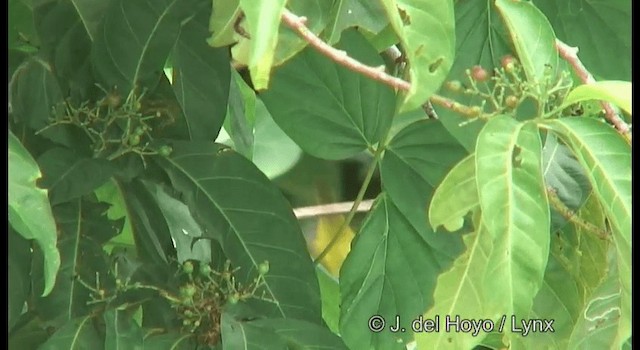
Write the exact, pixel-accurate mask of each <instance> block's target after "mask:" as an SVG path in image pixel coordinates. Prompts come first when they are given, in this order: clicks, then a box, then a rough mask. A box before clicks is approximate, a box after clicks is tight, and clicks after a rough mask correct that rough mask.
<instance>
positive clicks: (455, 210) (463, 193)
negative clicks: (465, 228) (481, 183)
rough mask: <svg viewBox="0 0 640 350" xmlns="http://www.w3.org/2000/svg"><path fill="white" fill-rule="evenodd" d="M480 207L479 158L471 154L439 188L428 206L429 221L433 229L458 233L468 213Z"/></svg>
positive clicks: (451, 172)
mask: <svg viewBox="0 0 640 350" xmlns="http://www.w3.org/2000/svg"><path fill="white" fill-rule="evenodd" d="M479 205H480V202H479V199H478V185H477V184H476V158H475V155H474V154H470V155H468V156H467V157H466V158H464V159H463V160H461V161H460V162H459V163H458V164H456V166H455V167H453V169H451V171H450V172H449V173H448V174H447V176H446V177H445V178H444V179H443V180H442V182H441V183H440V185H438V187H437V188H436V191H435V192H434V193H433V198H432V199H431V204H429V214H428V215H429V222H430V223H431V227H432V228H433V229H434V230H435V229H436V228H438V226H440V225H444V227H445V229H447V231H450V232H453V231H457V230H459V229H460V228H462V225H463V223H464V217H465V216H466V215H467V213H469V211H471V210H472V209H473V208H475V207H477V206H479ZM458 259H460V258H458Z"/></svg>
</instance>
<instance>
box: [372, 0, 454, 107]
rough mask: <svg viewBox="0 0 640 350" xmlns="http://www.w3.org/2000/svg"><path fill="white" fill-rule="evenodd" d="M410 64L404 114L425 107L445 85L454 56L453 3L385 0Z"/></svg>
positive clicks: (423, 0)
mask: <svg viewBox="0 0 640 350" xmlns="http://www.w3.org/2000/svg"><path fill="white" fill-rule="evenodd" d="M382 4H383V6H384V8H385V11H386V12H387V17H388V18H389V20H390V22H391V26H392V27H393V29H394V30H395V32H396V33H397V34H398V36H399V37H400V43H401V44H402V46H403V48H404V52H405V54H406V58H407V60H408V62H409V66H408V67H409V80H410V82H411V89H410V90H409V92H408V93H407V95H406V97H405V98H404V104H403V105H402V108H401V110H402V111H408V110H411V109H416V108H419V107H420V106H422V104H424V103H425V102H427V100H428V99H429V97H431V95H432V94H433V93H434V92H436V90H438V88H439V87H440V85H441V84H442V83H443V82H444V80H445V78H446V77H447V74H448V73H449V70H450V69H451V66H452V64H453V59H454V54H455V47H456V46H455V39H456V38H455V23H456V22H455V17H454V11H453V0H395V1H392V0H383V1H382Z"/></svg>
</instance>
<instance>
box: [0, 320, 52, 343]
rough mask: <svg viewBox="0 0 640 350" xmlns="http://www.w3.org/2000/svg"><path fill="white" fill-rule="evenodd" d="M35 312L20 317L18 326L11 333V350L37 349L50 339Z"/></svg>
mask: <svg viewBox="0 0 640 350" xmlns="http://www.w3.org/2000/svg"><path fill="white" fill-rule="evenodd" d="M35 316H36V314H35V312H31V313H26V314H23V315H22V316H20V319H19V320H18V325H16V327H15V329H12V330H11V331H10V332H9V342H8V343H9V344H8V346H7V347H8V348H9V349H37V348H38V347H39V346H40V345H41V344H43V343H44V342H45V341H46V340H47V339H48V338H49V337H50V334H47V331H46V330H45V329H43V328H42V324H41V322H40V321H39V320H38V319H37V318H36V317H35Z"/></svg>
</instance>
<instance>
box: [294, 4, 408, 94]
mask: <svg viewBox="0 0 640 350" xmlns="http://www.w3.org/2000/svg"><path fill="white" fill-rule="evenodd" d="M282 20H283V22H284V23H285V24H286V25H288V26H289V27H291V29H293V30H295V31H296V32H297V33H298V35H300V36H301V37H302V38H303V39H304V40H305V41H307V42H308V43H309V45H311V46H313V47H315V48H316V50H318V51H320V52H321V53H322V54H324V55H325V56H327V57H329V58H331V59H332V60H333V61H335V62H337V63H339V64H341V65H343V66H345V67H347V68H349V69H351V70H353V71H356V72H359V73H362V74H364V75H366V76H368V77H369V78H371V79H374V80H377V81H380V82H383V83H385V84H387V85H389V86H392V87H394V88H396V89H398V90H409V89H410V88H411V84H410V83H409V82H407V81H404V80H402V79H400V78H396V77H394V76H392V75H389V74H387V73H386V72H385V71H384V66H381V67H371V66H367V65H366V64H363V63H361V62H359V61H358V60H355V59H353V58H351V57H349V55H347V52H346V51H343V50H338V49H336V48H334V47H332V46H331V45H329V44H327V43H325V42H324V41H322V39H320V38H318V37H317V36H316V35H315V34H314V33H313V32H312V31H310V30H309V28H307V27H306V22H307V18H306V17H299V16H296V15H295V14H293V13H291V12H290V11H289V10H287V9H285V10H284V12H283V13H282Z"/></svg>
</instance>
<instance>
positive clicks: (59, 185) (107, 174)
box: [38, 147, 115, 205]
mask: <svg viewBox="0 0 640 350" xmlns="http://www.w3.org/2000/svg"><path fill="white" fill-rule="evenodd" d="M38 164H39V165H40V168H41V169H42V173H43V174H44V177H43V178H42V180H41V181H40V182H39V185H40V186H42V187H43V188H46V189H47V190H49V192H50V194H49V197H50V199H51V205H56V204H58V203H63V202H67V201H69V200H71V199H75V198H78V197H80V196H83V195H85V194H88V193H91V192H92V191H93V190H95V189H96V188H98V187H100V186H101V185H102V184H104V183H105V182H107V181H108V180H109V178H111V176H112V175H113V174H114V172H115V168H114V167H113V165H111V163H110V162H109V161H108V160H106V159H102V158H89V157H84V156H82V155H80V154H77V153H76V152H74V151H72V150H70V149H67V148H61V147H57V148H52V149H50V150H48V151H47V152H45V153H44V154H42V155H41V156H40V157H38Z"/></svg>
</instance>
